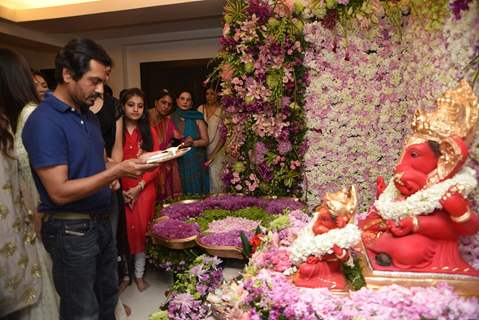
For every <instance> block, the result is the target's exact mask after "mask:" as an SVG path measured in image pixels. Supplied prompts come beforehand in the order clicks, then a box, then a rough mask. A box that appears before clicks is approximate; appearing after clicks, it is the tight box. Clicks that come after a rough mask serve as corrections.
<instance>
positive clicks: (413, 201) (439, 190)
mask: <svg viewBox="0 0 479 320" xmlns="http://www.w3.org/2000/svg"><path fill="white" fill-rule="evenodd" d="M453 186H458V187H460V188H463V189H464V191H462V195H463V196H465V197H467V195H468V194H469V193H470V192H471V191H472V190H474V188H475V187H476V186H477V180H476V172H475V171H474V169H472V168H468V167H464V168H463V169H462V170H461V171H459V172H458V173H457V174H456V175H454V177H452V178H450V179H447V180H444V181H443V182H440V183H438V184H435V185H433V186H432V187H430V188H428V189H424V190H420V191H418V192H416V193H415V194H413V195H411V196H409V197H407V198H406V199H404V200H396V199H398V197H399V196H400V195H401V193H400V192H399V190H398V189H397V188H396V186H395V185H394V181H393V179H391V181H389V184H388V186H387V188H386V189H385V190H384V192H383V193H382V194H381V195H380V196H379V199H378V200H376V202H375V203H374V206H375V207H376V209H378V212H379V214H380V215H381V217H383V218H384V219H392V220H396V221H397V220H399V219H401V218H405V217H408V216H418V215H424V214H430V213H431V212H433V211H434V210H436V209H441V208H442V205H441V203H440V200H441V198H442V197H443V196H444V195H445V194H446V192H447V191H448V190H449V189H450V188H451V187H453Z"/></svg>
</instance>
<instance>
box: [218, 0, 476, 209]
mask: <svg viewBox="0 0 479 320" xmlns="http://www.w3.org/2000/svg"><path fill="white" fill-rule="evenodd" d="M478 6H479V1H475V0H453V1H447V0H438V1H426V0H386V1H380V0H368V1H364V0H337V1H335V0H326V1H323V0H269V1H268V0H248V1H244V0H228V1H227V2H226V6H225V25H224V30H223V36H222V38H221V44H222V50H221V52H220V54H219V56H218V61H219V67H218V69H217V76H218V77H219V78H220V80H221V88H222V92H221V95H222V102H223V104H224V105H225V107H226V115H227V117H226V118H227V120H226V127H227V129H228V130H227V138H228V139H227V147H226V153H227V156H228V161H227V163H226V166H225V171H224V176H223V179H224V181H225V183H226V185H227V186H229V187H230V191H231V192H240V193H249V194H254V195H292V194H295V195H301V194H303V193H304V196H305V198H306V199H307V201H308V203H309V204H311V205H314V204H317V203H318V202H319V199H320V197H321V196H322V194H323V193H324V192H325V191H327V190H329V191H330V190H336V189H338V188H339V187H340V186H343V185H347V184H352V183H354V184H357V185H358V187H359V192H360V203H361V208H362V209H365V208H366V207H367V205H368V204H370V203H371V200H372V196H373V194H374V189H375V180H376V178H377V176H379V175H385V176H386V177H388V176H389V175H390V172H391V170H392V167H393V165H394V163H395V162H396V160H397V158H398V156H399V153H400V151H401V146H402V140H403V138H404V136H405V135H406V134H407V132H408V129H409V124H410V120H411V117H412V113H413V111H414V110H415V109H416V108H417V107H425V108H431V107H433V106H434V101H435V99H436V98H437V97H438V96H439V95H440V94H441V93H442V92H443V91H444V90H445V89H446V88H449V87H452V86H454V85H455V82H456V81H457V80H459V79H460V78H462V77H463V76H464V75H465V71H464V67H465V66H466V65H467V64H468V62H469V61H470V59H471V58H472V57H473V55H474V53H475V52H474V51H475V50H476V54H477V50H479V32H477V30H478V29H479V19H478V17H479V13H478Z"/></svg>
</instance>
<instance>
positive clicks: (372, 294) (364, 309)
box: [243, 269, 479, 320]
mask: <svg viewBox="0 0 479 320" xmlns="http://www.w3.org/2000/svg"><path fill="white" fill-rule="evenodd" d="M244 289H245V290H246V291H247V292H248V294H247V295H246V298H245V299H244V301H243V302H244V303H246V304H248V305H250V306H251V308H252V309H251V311H250V314H249V316H250V319H261V317H256V315H258V314H262V313H263V312H269V319H280V318H281V317H282V318H285V319H331V320H335V319H338V320H339V319H341V320H345V319H348V320H349V319H371V320H379V319H418V320H419V319H464V320H466V319H476V316H477V314H479V301H478V300H477V298H472V299H465V298H460V297H459V296H457V294H455V293H454V291H453V289H452V288H451V287H449V286H447V285H445V284H439V285H437V286H436V287H428V288H419V287H413V288H405V287H400V286H397V285H392V286H389V287H383V288H381V289H379V290H371V289H366V288H363V289H361V290H359V291H356V292H352V293H351V294H350V296H344V297H339V296H334V295H333V294H331V292H330V291H328V290H327V289H300V288H298V287H296V286H294V285H293V284H292V283H291V281H290V280H289V278H288V277H286V276H284V275H283V274H281V273H276V272H273V271H269V270H266V269H263V270H261V271H260V272H259V273H258V275H257V276H256V277H255V278H250V279H247V280H246V281H245V282H244Z"/></svg>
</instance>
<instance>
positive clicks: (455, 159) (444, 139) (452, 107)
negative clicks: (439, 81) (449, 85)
mask: <svg viewBox="0 0 479 320" xmlns="http://www.w3.org/2000/svg"><path fill="white" fill-rule="evenodd" d="M436 105H437V107H436V109H434V110H432V111H426V110H422V109H417V110H416V113H415V114H414V118H413V122H412V134H411V135H410V136H409V137H408V138H407V139H406V143H405V148H407V147H408V146H410V145H412V144H419V143H423V142H425V141H427V140H432V141H435V142H437V143H439V146H440V151H441V156H440V158H439V160H438V167H437V169H436V170H434V171H433V172H431V174H430V175H429V177H428V183H427V184H428V186H431V185H433V184H435V183H438V182H439V181H442V180H444V179H445V178H446V177H447V176H448V175H450V174H451V172H453V170H455V169H456V167H457V164H458V163H459V162H460V161H461V160H462V159H463V154H462V152H461V148H460V146H459V145H458V144H457V142H456V141H455V140H454V139H453V138H456V137H459V138H461V139H463V140H464V142H465V143H466V145H469V144H470V143H471V142H472V140H473V138H474V133H475V130H476V127H477V122H478V119H479V99H478V97H477V96H476V95H475V94H474V91H473V90H472V88H471V86H470V85H469V83H468V82H467V81H466V80H465V79H463V80H461V81H460V82H459V86H458V87H457V88H456V89H454V90H447V91H446V92H445V93H444V94H443V95H442V96H441V97H440V98H438V99H437V101H436Z"/></svg>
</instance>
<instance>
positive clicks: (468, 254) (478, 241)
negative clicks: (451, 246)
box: [459, 233, 479, 270]
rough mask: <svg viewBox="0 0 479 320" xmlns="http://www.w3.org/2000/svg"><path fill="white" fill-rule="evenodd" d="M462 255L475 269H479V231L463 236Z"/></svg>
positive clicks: (461, 243) (460, 248) (460, 246)
mask: <svg viewBox="0 0 479 320" xmlns="http://www.w3.org/2000/svg"><path fill="white" fill-rule="evenodd" d="M459 251H460V252H461V255H462V257H463V258H464V260H466V261H467V262H468V263H469V264H470V265H471V266H473V267H474V269H477V270H479V233H477V234H476V235H474V236H470V237H463V238H462V239H461V242H460V244H459Z"/></svg>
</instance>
